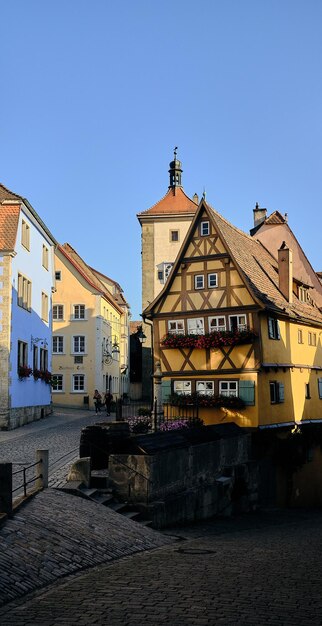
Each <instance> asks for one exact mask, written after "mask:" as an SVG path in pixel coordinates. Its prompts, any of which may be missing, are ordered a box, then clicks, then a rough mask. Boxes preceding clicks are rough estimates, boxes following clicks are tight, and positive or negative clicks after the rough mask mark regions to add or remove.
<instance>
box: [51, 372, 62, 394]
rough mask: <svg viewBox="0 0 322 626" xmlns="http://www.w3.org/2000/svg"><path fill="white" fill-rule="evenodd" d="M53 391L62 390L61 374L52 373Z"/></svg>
mask: <svg viewBox="0 0 322 626" xmlns="http://www.w3.org/2000/svg"><path fill="white" fill-rule="evenodd" d="M52 390H53V392H57V391H64V378H63V375H62V374H54V375H53V377H52Z"/></svg>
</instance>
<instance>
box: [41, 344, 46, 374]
mask: <svg viewBox="0 0 322 626" xmlns="http://www.w3.org/2000/svg"><path fill="white" fill-rule="evenodd" d="M40 370H41V371H42V372H46V370H48V350H46V348H40Z"/></svg>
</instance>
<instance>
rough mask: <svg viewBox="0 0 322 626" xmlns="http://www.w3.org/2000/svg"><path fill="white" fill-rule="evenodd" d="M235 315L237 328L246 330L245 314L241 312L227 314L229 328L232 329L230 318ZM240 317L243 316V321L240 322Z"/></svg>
mask: <svg viewBox="0 0 322 626" xmlns="http://www.w3.org/2000/svg"><path fill="white" fill-rule="evenodd" d="M236 317H237V330H240V331H243V330H247V315H245V313H241V314H240V315H229V330H233V327H232V323H231V320H232V319H233V318H236ZM241 318H244V320H245V321H244V322H241V321H240V320H241Z"/></svg>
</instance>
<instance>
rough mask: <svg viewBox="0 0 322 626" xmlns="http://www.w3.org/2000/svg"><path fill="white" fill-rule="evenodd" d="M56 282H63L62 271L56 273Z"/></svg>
mask: <svg viewBox="0 0 322 626" xmlns="http://www.w3.org/2000/svg"><path fill="white" fill-rule="evenodd" d="M55 280H61V271H60V270H58V271H57V272H55Z"/></svg>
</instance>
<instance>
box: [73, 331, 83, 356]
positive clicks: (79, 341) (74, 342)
mask: <svg viewBox="0 0 322 626" xmlns="http://www.w3.org/2000/svg"><path fill="white" fill-rule="evenodd" d="M76 340H77V342H78V349H76V350H75V347H76V348H77V346H76ZM82 340H83V341H82ZM82 343H83V345H84V350H80V348H81V347H82ZM72 354H86V336H85V335H73V336H72Z"/></svg>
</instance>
